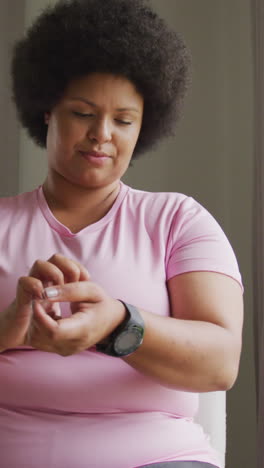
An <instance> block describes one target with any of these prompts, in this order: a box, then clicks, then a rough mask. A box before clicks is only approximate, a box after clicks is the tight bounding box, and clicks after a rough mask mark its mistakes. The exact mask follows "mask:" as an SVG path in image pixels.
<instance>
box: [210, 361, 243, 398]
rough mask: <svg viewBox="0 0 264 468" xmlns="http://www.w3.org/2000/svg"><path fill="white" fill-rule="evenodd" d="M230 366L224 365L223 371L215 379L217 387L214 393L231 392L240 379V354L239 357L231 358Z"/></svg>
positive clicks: (220, 370)
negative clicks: (219, 391)
mask: <svg viewBox="0 0 264 468" xmlns="http://www.w3.org/2000/svg"><path fill="white" fill-rule="evenodd" d="M227 362H228V364H224V365H223V364H222V369H219V372H218V375H217V376H216V379H215V387H216V388H214V391H218V390H223V391H228V390H230V389H231V388H232V387H233V386H234V384H235V382H236V380H237V377H238V372H239V363H240V353H239V356H238V357H234V356H233V357H232V358H229V361H227Z"/></svg>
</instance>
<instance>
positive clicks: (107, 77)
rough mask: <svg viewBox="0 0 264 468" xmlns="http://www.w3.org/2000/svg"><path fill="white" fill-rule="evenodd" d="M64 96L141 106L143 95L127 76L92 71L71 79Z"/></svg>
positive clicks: (101, 103) (117, 104)
mask: <svg viewBox="0 0 264 468" xmlns="http://www.w3.org/2000/svg"><path fill="white" fill-rule="evenodd" d="M64 98H66V99H71V100H76V101H77V100H80V101H83V102H85V101H87V103H88V104H89V103H91V102H92V103H93V104H95V105H98V106H100V105H103V104H108V105H112V106H115V107H116V106H117V107H120V108H122V107H127V106H128V105H130V106H134V108H135V109H138V110H140V109H141V108H142V107H143V97H142V96H141V94H140V93H139V92H138V91H137V89H136V87H135V85H134V84H133V83H132V82H131V81H130V80H128V79H127V78H125V77H123V76H119V75H112V74H108V73H93V74H89V75H86V76H83V77H81V78H78V79H74V80H72V81H71V82H70V83H69V85H68V86H67V88H66V90H65V93H64Z"/></svg>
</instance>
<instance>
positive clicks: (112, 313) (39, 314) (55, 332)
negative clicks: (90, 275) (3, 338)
mask: <svg viewBox="0 0 264 468" xmlns="http://www.w3.org/2000/svg"><path fill="white" fill-rule="evenodd" d="M45 292H46V295H47V297H49V294H51V296H50V297H49V300H50V301H51V303H53V302H54V301H60V302H61V301H62V302H66V301H67V302H70V303H71V311H72V314H73V315H72V316H71V317H68V318H62V319H58V318H57V319H56V318H52V317H51V316H50V315H49V314H47V313H46V311H45V309H44V307H43V305H42V303H41V301H38V300H36V301H34V304H33V326H32V329H31V333H30V335H29V340H28V344H29V345H30V346H33V347H34V348H37V349H40V350H43V351H49V352H53V353H57V354H60V355H62V356H69V355H71V354H75V353H78V352H81V351H83V350H84V349H88V348H91V347H92V346H93V345H95V344H96V343H98V342H99V341H101V340H103V339H104V338H106V337H107V336H108V335H109V334H110V333H111V332H112V331H113V330H114V329H115V328H116V327H117V326H118V325H119V324H120V323H121V322H122V321H123V320H124V318H125V315H126V311H125V307H124V305H123V304H122V303H121V302H120V301H118V300H116V299H113V298H111V297H109V296H108V295H107V294H106V293H105V291H104V290H103V289H102V288H101V287H100V286H98V285H97V284H95V283H92V282H91V281H82V282H75V283H68V284H64V285H62V286H59V287H51V288H46V290H45Z"/></svg>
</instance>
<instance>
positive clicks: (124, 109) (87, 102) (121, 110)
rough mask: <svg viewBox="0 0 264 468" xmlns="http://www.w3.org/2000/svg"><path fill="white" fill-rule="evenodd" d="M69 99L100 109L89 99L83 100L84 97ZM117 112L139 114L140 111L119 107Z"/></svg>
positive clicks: (134, 108)
mask: <svg viewBox="0 0 264 468" xmlns="http://www.w3.org/2000/svg"><path fill="white" fill-rule="evenodd" d="M69 99H70V101H82V102H85V104H89V105H90V106H92V107H98V106H97V105H96V104H95V103H94V102H92V101H89V100H88V99H86V98H83V97H77V96H76V97H70V98H69ZM116 111H118V112H126V111H133V112H138V113H139V110H138V109H137V108H136V107H119V108H117V109H116Z"/></svg>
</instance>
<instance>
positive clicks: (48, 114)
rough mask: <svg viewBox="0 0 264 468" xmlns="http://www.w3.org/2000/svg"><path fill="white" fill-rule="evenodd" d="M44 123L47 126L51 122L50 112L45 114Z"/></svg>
mask: <svg viewBox="0 0 264 468" xmlns="http://www.w3.org/2000/svg"><path fill="white" fill-rule="evenodd" d="M44 121H45V124H47V125H48V124H49V121H50V112H45V114H44Z"/></svg>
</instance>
